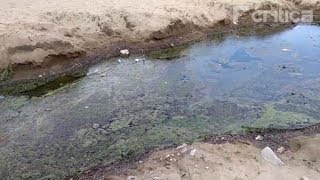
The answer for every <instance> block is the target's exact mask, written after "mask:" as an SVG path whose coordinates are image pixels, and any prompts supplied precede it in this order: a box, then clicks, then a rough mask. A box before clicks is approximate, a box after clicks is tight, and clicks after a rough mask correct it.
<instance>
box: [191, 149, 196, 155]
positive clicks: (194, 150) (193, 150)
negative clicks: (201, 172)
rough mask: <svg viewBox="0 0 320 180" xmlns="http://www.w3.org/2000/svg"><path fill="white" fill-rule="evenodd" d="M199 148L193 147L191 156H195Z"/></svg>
mask: <svg viewBox="0 0 320 180" xmlns="http://www.w3.org/2000/svg"><path fill="white" fill-rule="evenodd" d="M196 152H197V150H196V149H192V150H191V151H190V153H189V155H190V156H194V155H195V154H196Z"/></svg>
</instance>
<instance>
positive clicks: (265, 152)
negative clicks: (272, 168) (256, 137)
mask: <svg viewBox="0 0 320 180" xmlns="http://www.w3.org/2000/svg"><path fill="white" fill-rule="evenodd" d="M261 156H262V158H263V159H264V160H266V161H268V162H270V163H272V164H275V165H284V163H283V162H282V161H281V159H279V158H278V156H277V155H276V154H275V153H274V152H273V151H272V149H271V148H270V147H265V148H264V149H262V150H261Z"/></svg>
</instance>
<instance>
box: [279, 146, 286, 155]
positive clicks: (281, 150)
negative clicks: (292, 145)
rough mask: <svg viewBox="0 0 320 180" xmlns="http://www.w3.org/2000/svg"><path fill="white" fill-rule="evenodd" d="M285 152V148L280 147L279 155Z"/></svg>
mask: <svg viewBox="0 0 320 180" xmlns="http://www.w3.org/2000/svg"><path fill="white" fill-rule="evenodd" d="M284 151H285V148H284V147H279V148H278V149H277V152H278V153H279V154H282V153H283V152H284Z"/></svg>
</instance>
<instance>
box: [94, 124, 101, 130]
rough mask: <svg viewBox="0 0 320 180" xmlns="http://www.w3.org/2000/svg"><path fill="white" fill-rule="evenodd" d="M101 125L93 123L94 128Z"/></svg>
mask: <svg viewBox="0 0 320 180" xmlns="http://www.w3.org/2000/svg"><path fill="white" fill-rule="evenodd" d="M99 126H100V125H99V124H93V126H92V127H93V129H97V128H98V127H99Z"/></svg>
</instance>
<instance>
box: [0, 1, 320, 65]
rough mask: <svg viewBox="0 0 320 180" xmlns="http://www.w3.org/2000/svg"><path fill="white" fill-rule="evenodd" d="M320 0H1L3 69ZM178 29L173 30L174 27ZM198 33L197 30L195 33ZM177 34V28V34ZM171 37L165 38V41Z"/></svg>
mask: <svg viewBox="0 0 320 180" xmlns="http://www.w3.org/2000/svg"><path fill="white" fill-rule="evenodd" d="M316 2H317V1H316V0H303V1H302V3H301V1H300V0H294V2H292V1H288V0H274V1H265V0H162V1H159V0H92V1H87V0H54V1H53V0H32V1H30V0H0V7H1V9H2V10H1V11H0V17H1V18H0V68H3V67H6V66H9V65H17V64H28V63H29V64H33V65H41V64H43V62H44V61H50V60H54V58H55V57H62V59H65V60H67V59H70V58H75V57H79V56H82V55H85V54H87V55H90V54H94V53H97V52H99V51H100V52H101V51H103V50H104V49H105V48H107V47H110V46H111V45H113V44H115V43H116V42H118V41H120V40H124V41H126V42H143V41H144V40H145V39H146V38H148V37H150V35H151V34H152V33H153V32H156V31H159V30H163V29H165V28H167V27H168V26H169V25H170V23H172V22H176V21H177V20H181V22H182V23H192V24H195V25H197V26H199V27H201V28H211V27H214V26H215V24H216V23H217V22H219V21H221V20H224V19H230V18H231V13H232V12H231V10H232V5H248V6H250V7H251V9H256V8H260V7H261V6H262V5H263V4H266V3H267V4H268V3H269V4H270V3H271V4H276V5H277V6H278V7H279V6H280V7H283V8H284V9H294V8H297V7H296V6H297V4H310V5H312V6H313V7H316V5H315V4H316ZM171 30H173V29H171ZM189 30H190V31H192V30H193V29H189ZM173 31H174V30H173ZM164 38H165V37H164Z"/></svg>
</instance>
